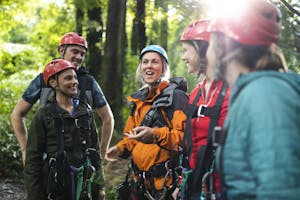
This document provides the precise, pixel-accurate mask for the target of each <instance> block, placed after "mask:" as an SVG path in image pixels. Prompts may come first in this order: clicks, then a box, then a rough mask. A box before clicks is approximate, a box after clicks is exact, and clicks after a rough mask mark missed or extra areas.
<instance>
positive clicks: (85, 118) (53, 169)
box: [24, 59, 102, 200]
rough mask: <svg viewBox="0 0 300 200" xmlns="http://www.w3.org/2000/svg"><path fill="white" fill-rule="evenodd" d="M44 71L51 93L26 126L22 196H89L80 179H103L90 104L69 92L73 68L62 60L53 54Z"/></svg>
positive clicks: (37, 199) (30, 199)
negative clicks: (26, 139)
mask: <svg viewBox="0 0 300 200" xmlns="http://www.w3.org/2000/svg"><path fill="white" fill-rule="evenodd" d="M43 75H44V83H45V85H47V86H49V87H50V88H51V89H52V90H53V92H54V95H52V96H51V97H49V98H48V99H47V102H46V104H45V106H44V107H42V108H40V109H39V110H38V111H37V113H36V114H35V117H34V119H33V120H32V123H31V126H30V129H29V134H28V146H27V149H26V161H25V166H24V183H25V186H26V189H27V192H28V197H27V198H28V200H40V199H75V197H76V196H78V197H79V196H80V199H83V198H84V197H86V195H91V196H93V197H94V196H96V195H93V193H92V192H88V191H91V190H89V186H88V184H85V183H87V182H88V181H90V180H93V185H95V188H99V185H100V186H101V184H102V180H101V177H102V174H101V173H102V172H101V168H99V163H100V162H101V160H100V157H99V153H97V151H99V143H98V136H97V131H96V127H95V121H94V118H93V115H91V108H90V106H89V105H88V104H86V103H85V102H84V101H82V100H80V99H76V98H74V96H75V95H76V94H77V92H78V90H77V88H78V80H77V75H76V68H75V67H74V66H73V65H72V63H70V62H69V61H67V60H64V59H55V60H52V61H51V62H49V63H48V64H47V65H46V66H45V69H44V73H43ZM92 155H93V156H92ZM95 155H96V156H95ZM91 169H94V170H93V172H91V173H87V171H89V170H91ZM99 170H100V171H99ZM83 172H84V175H80V174H81V173H83ZM92 175H94V177H93V179H92ZM99 177H100V178H99ZM94 192H95V193H96V194H97V193H98V190H97V189H96V190H95V191H94ZM78 197H77V198H76V199H78ZM93 199H95V198H93Z"/></svg>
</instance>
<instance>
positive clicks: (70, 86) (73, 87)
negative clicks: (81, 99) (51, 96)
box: [50, 69, 78, 97]
mask: <svg viewBox="0 0 300 200" xmlns="http://www.w3.org/2000/svg"><path fill="white" fill-rule="evenodd" d="M50 85H51V86H52V87H53V88H55V89H56V92H57V94H62V95H65V96H68V97H73V96H74V95H76V94H77V90H78V89H77V88H78V80H77V75H76V72H75V70H74V69H66V70H64V71H62V72H61V73H60V74H59V75H58V79H57V80H56V79H51V80H50Z"/></svg>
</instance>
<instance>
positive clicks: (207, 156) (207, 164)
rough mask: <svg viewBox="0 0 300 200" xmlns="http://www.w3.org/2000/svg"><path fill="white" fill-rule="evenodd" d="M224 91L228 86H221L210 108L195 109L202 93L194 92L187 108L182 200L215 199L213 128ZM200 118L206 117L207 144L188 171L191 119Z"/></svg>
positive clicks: (225, 84) (214, 130)
mask: <svg viewBox="0 0 300 200" xmlns="http://www.w3.org/2000/svg"><path fill="white" fill-rule="evenodd" d="M227 90H228V84H227V83H225V82H223V84H222V87H221V90H220V92H219V94H218V97H217V100H216V103H215V105H214V106H212V107H207V106H206V105H203V104H201V105H200V106H197V105H196V104H197V102H198V101H199V98H200V96H201V92H202V90H198V92H197V94H196V97H195V99H194V101H193V103H192V104H191V105H190V108H189V111H188V120H187V125H186V131H185V134H184V142H185V148H184V150H183V156H182V159H183V160H182V161H181V162H182V165H183V170H182V174H183V180H182V185H181V195H182V199H200V197H201V199H215V196H216V194H215V191H214V187H213V172H214V160H215V150H216V146H215V145H214V142H213V141H215V140H217V138H215V132H216V131H217V130H219V127H218V126H217V124H218V120H219V117H220V112H221V108H222V103H223V100H224V97H225V95H226V92H227ZM201 116H208V117H210V124H209V129H208V136H207V144H206V146H204V147H203V148H202V149H203V150H202V151H198V153H197V164H196V168H195V170H192V169H190V167H189V157H190V155H191V152H192V131H191V120H192V118H197V117H201ZM208 178H209V179H208ZM207 186H209V187H207Z"/></svg>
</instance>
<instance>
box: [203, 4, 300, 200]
mask: <svg viewBox="0 0 300 200" xmlns="http://www.w3.org/2000/svg"><path fill="white" fill-rule="evenodd" d="M244 3H245V4H244V9H243V8H241V9H240V13H237V12H235V15H234V16H233V15H232V16H227V17H225V18H224V17H223V18H216V19H215V20H213V21H212V22H211V24H210V27H209V31H210V32H211V38H210V45H209V48H208V51H207V58H208V63H209V65H213V66H217V67H216V74H217V76H218V78H220V79H223V80H226V81H227V82H228V83H229V84H230V85H232V86H233V88H232V93H231V96H230V105H229V111H228V116H227V120H226V121H225V124H224V128H225V130H224V139H223V141H222V142H221V148H220V149H218V153H217V164H218V168H219V170H220V176H221V180H222V181H221V185H222V197H223V198H224V199H248V200H250V199H272V200H273V199H289V200H291V199H299V196H300V173H299V167H300V160H299V156H300V148H299V141H300V115H299V113H300V112H299V111H300V101H299V100H300V89H299V85H300V77H299V75H297V74H294V73H280V72H278V66H277V64H278V62H277V61H276V60H277V58H276V59H275V62H274V59H273V58H272V56H270V55H272V48H273V47H272V46H273V44H278V41H279V38H280V29H281V13H280V11H279V10H278V8H277V7H276V6H275V5H273V4H272V3H270V2H269V1H266V0H249V1H245V2H244ZM238 14H239V15H238Z"/></svg>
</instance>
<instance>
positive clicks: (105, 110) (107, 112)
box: [96, 104, 115, 158]
mask: <svg viewBox="0 0 300 200" xmlns="http://www.w3.org/2000/svg"><path fill="white" fill-rule="evenodd" d="M96 112H97V115H98V116H99V117H100V118H101V120H102V130H101V131H102V132H101V143H100V152H101V157H102V158H106V157H105V153H106V151H107V149H108V147H109V144H110V140H111V137H112V134H113V128H114V124H115V121H114V116H113V113H112V111H111V109H110V106H109V105H108V104H106V105H105V106H102V107H101V108H97V109H96Z"/></svg>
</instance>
